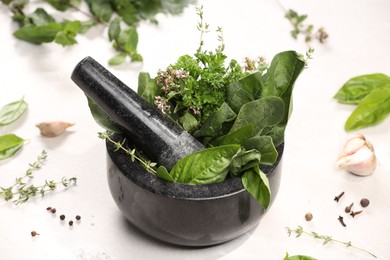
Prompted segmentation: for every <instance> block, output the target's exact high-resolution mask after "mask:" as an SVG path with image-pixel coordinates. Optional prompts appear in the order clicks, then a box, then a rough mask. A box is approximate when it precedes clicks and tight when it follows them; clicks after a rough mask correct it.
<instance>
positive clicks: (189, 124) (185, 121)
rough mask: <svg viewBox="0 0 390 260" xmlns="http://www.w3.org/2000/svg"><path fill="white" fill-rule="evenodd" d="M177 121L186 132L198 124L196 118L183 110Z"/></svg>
mask: <svg viewBox="0 0 390 260" xmlns="http://www.w3.org/2000/svg"><path fill="white" fill-rule="evenodd" d="M179 123H180V124H181V125H182V126H183V128H184V130H186V131H187V132H191V131H192V130H193V129H194V128H196V127H197V126H198V125H199V122H198V120H197V119H196V118H195V117H194V116H193V115H191V114H190V113H188V112H185V113H184V115H183V116H182V117H180V118H179Z"/></svg>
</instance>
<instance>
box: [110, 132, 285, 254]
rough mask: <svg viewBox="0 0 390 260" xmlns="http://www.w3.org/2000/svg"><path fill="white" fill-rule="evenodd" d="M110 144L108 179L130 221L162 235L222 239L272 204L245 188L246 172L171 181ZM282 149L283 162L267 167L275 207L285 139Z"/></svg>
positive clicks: (184, 241)
mask: <svg viewBox="0 0 390 260" xmlns="http://www.w3.org/2000/svg"><path fill="white" fill-rule="evenodd" d="M124 137H125V136H123V135H120V134H114V135H113V136H112V137H111V138H112V139H113V140H115V141H121V140H123V139H124ZM125 145H130V146H131V144H129V143H127V144H125ZM106 148H107V177H108V185H109V189H110V191H111V194H112V197H113V199H114V201H115V203H116V204H117V206H118V208H119V209H120V211H121V212H122V214H123V215H124V216H125V217H126V219H127V220H128V221H129V222H131V223H132V224H133V225H134V226H136V227H137V228H138V229H140V230H141V231H143V232H144V233H146V234H148V235H150V236H152V237H154V238H156V239H158V240H162V241H165V242H167V243H170V244H175V245H181V246H192V247H200V246H211V245H216V244H220V243H223V242H226V241H229V240H232V239H234V238H237V237H239V236H241V235H243V234H244V233H246V232H248V231H249V230H251V229H254V228H255V227H256V226H257V225H258V223H259V221H260V219H261V218H262V217H263V216H264V214H265V213H266V212H267V211H268V210H269V208H268V209H267V210H264V209H263V208H262V207H261V206H260V205H259V204H258V203H257V201H256V200H255V199H254V198H253V197H252V196H251V195H250V194H249V193H248V192H247V191H246V190H245V188H244V186H243V185H242V182H241V178H237V177H235V178H229V179H226V180H225V181H222V182H219V183H214V184H202V185H189V184H180V183H171V182H168V181H165V180H163V179H160V178H158V177H156V176H155V175H153V174H152V173H149V172H148V171H146V170H145V168H144V167H143V166H141V165H140V164H139V163H138V162H137V161H135V162H132V161H131V160H130V157H129V155H127V154H126V153H125V152H123V151H120V150H118V151H116V147H115V146H114V145H113V144H112V143H111V142H109V141H108V140H107V141H106ZM277 150H278V153H279V155H278V159H277V162H276V163H275V164H274V165H273V166H267V167H261V168H262V170H263V172H264V173H266V175H267V176H268V178H269V182H270V188H271V203H270V207H271V206H272V203H273V202H274V200H275V197H276V194H277V192H278V189H279V184H280V178H281V166H282V163H281V158H282V154H283V150H284V144H281V145H279V146H278V147H277Z"/></svg>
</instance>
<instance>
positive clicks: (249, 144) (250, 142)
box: [244, 136, 278, 165]
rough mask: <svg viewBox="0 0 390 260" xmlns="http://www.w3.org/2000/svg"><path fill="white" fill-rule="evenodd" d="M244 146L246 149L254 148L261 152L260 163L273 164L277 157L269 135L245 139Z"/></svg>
mask: <svg viewBox="0 0 390 260" xmlns="http://www.w3.org/2000/svg"><path fill="white" fill-rule="evenodd" d="M244 147H245V149H247V150H251V149H256V150H257V151H259V152H260V153H261V160H260V163H261V164H267V165H273V164H274V163H275V162H276V159H277V158H278V151H277V150H276V148H275V146H274V144H273V142H272V138H271V137H270V136H255V137H252V138H250V139H247V140H246V142H245V144H244Z"/></svg>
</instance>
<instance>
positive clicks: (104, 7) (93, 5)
mask: <svg viewBox="0 0 390 260" xmlns="http://www.w3.org/2000/svg"><path fill="white" fill-rule="evenodd" d="M87 2H88V3H89V6H90V10H91V12H92V13H93V14H94V15H95V16H97V17H98V18H99V19H100V20H102V21H104V22H106V23H108V22H109V21H110V19H111V16H112V14H113V9H112V6H111V3H110V0H88V1H87Z"/></svg>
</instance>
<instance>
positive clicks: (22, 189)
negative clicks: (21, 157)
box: [0, 150, 77, 204]
mask: <svg viewBox="0 0 390 260" xmlns="http://www.w3.org/2000/svg"><path fill="white" fill-rule="evenodd" d="M46 158H47V152H46V151H45V150H43V151H42V152H41V154H40V155H39V156H38V157H37V160H36V161H35V162H33V163H30V164H29V167H28V169H27V170H26V172H25V174H24V175H23V176H21V177H18V178H16V179H15V183H14V184H13V185H11V186H9V187H0V198H3V199H4V200H6V201H8V200H12V199H14V200H13V202H14V203H15V204H20V203H24V202H27V201H28V200H29V199H30V198H31V197H35V196H36V195H41V196H44V195H45V194H46V192H48V191H54V190H55V189H56V188H57V186H58V185H62V186H63V187H68V186H69V185H72V184H76V182H77V178H75V177H71V178H66V177H63V178H62V179H61V181H53V180H50V181H48V180H46V181H45V182H44V183H43V184H42V185H38V186H36V185H33V184H30V185H28V182H29V180H30V179H32V178H34V176H33V173H34V172H35V171H37V170H38V169H40V168H41V165H42V163H43V162H44V161H45V160H46ZM16 196H17V198H15V197H16Z"/></svg>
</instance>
